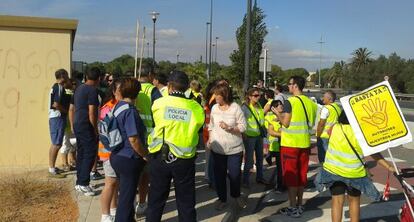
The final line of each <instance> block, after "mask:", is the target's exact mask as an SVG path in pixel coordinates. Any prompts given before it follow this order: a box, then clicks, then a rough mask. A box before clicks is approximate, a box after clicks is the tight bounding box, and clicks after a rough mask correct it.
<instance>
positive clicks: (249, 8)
mask: <svg viewBox="0 0 414 222" xmlns="http://www.w3.org/2000/svg"><path fill="white" fill-rule="evenodd" d="M251 13H252V0H247V17H246V20H247V22H246V29H247V30H246V47H245V52H244V83H243V91H244V92H246V91H247V89H248V88H249V82H250V33H251V31H252V30H251V28H250V24H251Z"/></svg>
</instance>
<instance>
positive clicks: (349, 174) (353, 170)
mask: <svg viewBox="0 0 414 222" xmlns="http://www.w3.org/2000/svg"><path fill="white" fill-rule="evenodd" d="M342 129H343V131H342ZM342 129H341V126H340V124H335V125H334V127H333V129H332V134H331V137H330V138H329V145H328V150H327V151H326V155H325V162H324V163H323V168H324V169H325V170H326V171H328V172H330V173H333V174H336V175H339V176H341V177H345V178H361V177H365V176H366V171H365V168H364V165H362V163H361V161H360V160H359V159H358V157H357V156H356V155H355V153H354V151H353V150H352V148H351V146H350V145H349V143H348V141H347V140H346V138H345V135H344V134H346V136H347V137H348V139H349V142H350V143H351V144H352V146H353V147H354V148H355V151H356V152H357V153H358V155H359V156H360V157H361V158H363V154H362V149H361V147H360V146H359V144H358V141H357V139H356V138H355V134H354V132H353V131H352V128H351V126H350V125H342Z"/></svg>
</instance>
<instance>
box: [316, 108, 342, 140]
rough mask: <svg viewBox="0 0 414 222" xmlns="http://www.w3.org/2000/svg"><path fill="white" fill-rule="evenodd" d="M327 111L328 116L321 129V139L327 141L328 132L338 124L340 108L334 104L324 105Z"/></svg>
mask: <svg viewBox="0 0 414 222" xmlns="http://www.w3.org/2000/svg"><path fill="white" fill-rule="evenodd" d="M325 107H326V108H327V109H328V111H329V116H328V118H327V119H326V123H325V127H324V128H323V131H322V134H321V138H325V139H329V134H328V130H329V129H330V128H331V127H332V126H333V125H335V123H337V122H338V117H339V115H340V114H341V108H340V107H339V106H338V104H336V103H332V104H330V105H325Z"/></svg>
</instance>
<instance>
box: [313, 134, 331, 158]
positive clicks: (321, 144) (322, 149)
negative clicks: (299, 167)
mask: <svg viewBox="0 0 414 222" xmlns="http://www.w3.org/2000/svg"><path fill="white" fill-rule="evenodd" d="M328 144H329V139H326V138H320V137H318V139H317V140H316V146H318V160H319V163H323V162H325V155H326V151H327V150H328Z"/></svg>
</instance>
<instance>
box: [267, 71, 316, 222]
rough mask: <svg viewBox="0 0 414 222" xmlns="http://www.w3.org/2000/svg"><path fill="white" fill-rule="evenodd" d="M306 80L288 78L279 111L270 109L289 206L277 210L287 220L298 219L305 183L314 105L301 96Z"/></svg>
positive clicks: (314, 110) (300, 213) (300, 212)
mask: <svg viewBox="0 0 414 222" xmlns="http://www.w3.org/2000/svg"><path fill="white" fill-rule="evenodd" d="M305 83H306V80H305V78H303V77H301V76H292V77H291V78H290V79H289V84H288V87H289V92H290V93H292V95H293V96H291V97H290V98H289V99H288V100H286V101H285V103H284V109H283V112H282V113H280V112H278V111H277V109H275V108H272V111H273V112H274V113H275V114H276V115H277V117H278V118H279V119H280V122H281V124H282V134H281V150H280V156H281V160H282V171H283V181H284V183H285V185H286V187H287V188H288V195H289V207H286V208H283V209H281V210H280V212H281V213H282V214H285V215H288V216H291V217H300V216H302V213H303V210H304V207H303V191H304V188H305V185H306V183H307V172H308V165H309V153H310V152H309V148H310V134H311V129H312V127H313V125H314V124H315V118H316V112H317V105H316V104H315V103H314V102H313V101H312V100H310V99H309V98H308V97H307V96H304V95H303V94H302V90H303V88H304V87H305Z"/></svg>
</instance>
